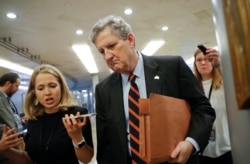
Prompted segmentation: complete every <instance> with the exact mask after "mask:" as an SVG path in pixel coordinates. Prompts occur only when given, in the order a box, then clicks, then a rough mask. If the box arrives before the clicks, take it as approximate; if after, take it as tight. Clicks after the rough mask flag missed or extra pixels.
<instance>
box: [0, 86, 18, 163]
mask: <svg viewBox="0 0 250 164" xmlns="http://www.w3.org/2000/svg"><path fill="white" fill-rule="evenodd" d="M3 124H6V125H7V126H8V127H10V128H16V129H17V124H16V122H15V118H14V115H13V112H12V109H11V106H10V104H9V102H8V99H7V98H6V97H5V95H4V93H3V92H2V91H0V137H2V133H3V128H2V126H3ZM3 158H4V157H2V156H1V155H0V163H1V160H2V159H3Z"/></svg>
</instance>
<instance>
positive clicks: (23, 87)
mask: <svg viewBox="0 0 250 164" xmlns="http://www.w3.org/2000/svg"><path fill="white" fill-rule="evenodd" d="M18 88H19V89H21V90H28V86H24V85H19V87H18Z"/></svg>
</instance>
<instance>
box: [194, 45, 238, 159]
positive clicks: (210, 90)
mask: <svg viewBox="0 0 250 164" xmlns="http://www.w3.org/2000/svg"><path fill="white" fill-rule="evenodd" d="M194 74H195V76H196V78H197V80H198V81H199V83H200V85H201V87H202V89H203V91H204V93H205V95H206V96H207V97H208V99H209V100H210V103H211V105H212V107H213V108H214V109H215V113H216V119H215V121H214V126H213V129H212V132H211V135H210V138H209V144H208V145H207V147H206V148H205V150H204V152H203V154H202V155H201V156H200V162H201V164H212V163H226V164H232V163H233V161H232V155H231V144H230V136H229V129H228V120H227V111H226V104H225V95H224V87H223V80H222V76H221V68H220V60H219V55H218V52H217V51H216V50H215V49H212V48H207V50H206V54H203V52H201V50H199V49H198V50H196V51H195V53H194Z"/></svg>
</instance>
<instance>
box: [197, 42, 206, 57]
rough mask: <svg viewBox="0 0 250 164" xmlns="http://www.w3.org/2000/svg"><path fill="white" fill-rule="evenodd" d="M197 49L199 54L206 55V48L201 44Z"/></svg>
mask: <svg viewBox="0 0 250 164" xmlns="http://www.w3.org/2000/svg"><path fill="white" fill-rule="evenodd" d="M197 47H198V48H199V49H200V50H201V52H202V53H203V54H204V55H206V50H207V48H206V47H205V46H204V45H203V44H199V45H198V46H197Z"/></svg>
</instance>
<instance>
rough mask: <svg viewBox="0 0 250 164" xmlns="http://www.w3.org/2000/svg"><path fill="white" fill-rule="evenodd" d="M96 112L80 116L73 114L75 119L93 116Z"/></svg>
mask: <svg viewBox="0 0 250 164" xmlns="http://www.w3.org/2000/svg"><path fill="white" fill-rule="evenodd" d="M95 115H96V113H87V114H82V115H80V116H75V117H74V118H75V119H83V118H84V117H91V116H95Z"/></svg>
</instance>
